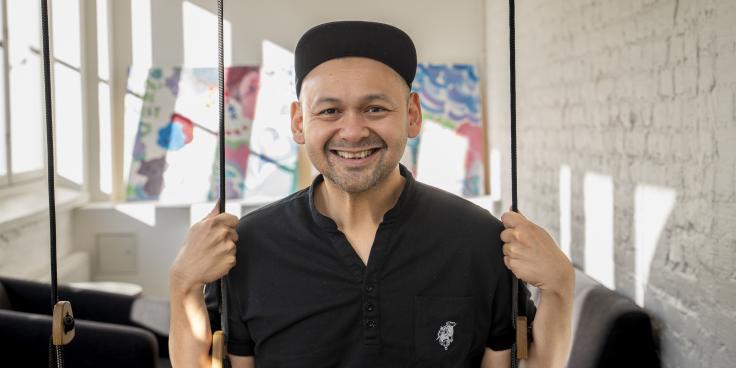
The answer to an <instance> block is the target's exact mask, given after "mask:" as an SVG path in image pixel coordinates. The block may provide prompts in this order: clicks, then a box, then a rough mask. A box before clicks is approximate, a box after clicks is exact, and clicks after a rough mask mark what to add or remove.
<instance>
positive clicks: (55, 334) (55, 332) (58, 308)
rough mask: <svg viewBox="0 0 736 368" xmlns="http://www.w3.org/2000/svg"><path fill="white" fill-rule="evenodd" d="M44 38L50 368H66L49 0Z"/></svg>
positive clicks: (70, 327) (70, 335)
mask: <svg viewBox="0 0 736 368" xmlns="http://www.w3.org/2000/svg"><path fill="white" fill-rule="evenodd" d="M41 35H42V42H43V45H42V48H43V86H44V103H45V105H44V107H45V112H46V167H47V169H48V171H47V179H48V194H49V252H50V260H51V305H52V308H53V309H52V322H51V344H52V345H53V349H51V348H50V349H49V367H53V366H54V362H56V364H55V365H56V367H57V368H63V367H64V349H63V346H64V345H66V344H68V343H69V342H71V341H72V339H74V314H73V313H72V305H71V303H69V302H68V301H59V292H58V279H57V271H56V270H57V263H56V199H55V193H54V177H55V174H56V170H55V169H54V122H53V101H52V99H51V61H50V56H49V55H50V54H49V49H50V47H49V7H48V0H41Z"/></svg>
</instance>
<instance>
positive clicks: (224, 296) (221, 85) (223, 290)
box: [217, 0, 230, 367]
mask: <svg viewBox="0 0 736 368" xmlns="http://www.w3.org/2000/svg"><path fill="white" fill-rule="evenodd" d="M222 3H223V0H217V76H218V78H217V79H218V95H219V96H218V97H219V101H220V105H219V111H218V114H219V119H220V134H219V138H220V147H219V148H220V173H219V179H220V208H219V210H220V213H223V212H225V198H226V197H227V193H226V191H225V189H226V187H225V56H224V49H225V47H224V41H223V4H222ZM227 282H228V281H227V275H225V276H223V277H222V278H221V279H220V280H219V281H218V284H219V285H218V286H219V288H218V290H219V293H218V295H217V301H218V303H219V307H220V308H219V309H220V328H222V333H223V335H224V341H225V346H227V339H228V335H229V331H230V329H229V325H228V308H227V306H228V293H227ZM222 360H223V367H228V366H229V364H228V362H229V360H228V359H227V356H223V357H222Z"/></svg>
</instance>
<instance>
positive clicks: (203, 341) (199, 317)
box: [169, 284, 212, 368]
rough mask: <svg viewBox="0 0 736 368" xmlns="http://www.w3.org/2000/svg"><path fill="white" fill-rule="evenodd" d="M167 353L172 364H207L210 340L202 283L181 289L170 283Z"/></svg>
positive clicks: (178, 367) (192, 365) (200, 365)
mask: <svg viewBox="0 0 736 368" xmlns="http://www.w3.org/2000/svg"><path fill="white" fill-rule="evenodd" d="M170 290H171V292H170V296H171V322H170V332H169V355H170V358H171V364H172V366H173V367H176V368H186V367H209V366H210V357H209V348H210V345H211V343H212V333H211V331H210V323H209V317H208V315H207V307H206V306H205V303H204V296H203V293H202V287H201V286H199V287H194V288H190V289H181V288H180V287H177V286H176V285H173V284H172V285H171V289H170Z"/></svg>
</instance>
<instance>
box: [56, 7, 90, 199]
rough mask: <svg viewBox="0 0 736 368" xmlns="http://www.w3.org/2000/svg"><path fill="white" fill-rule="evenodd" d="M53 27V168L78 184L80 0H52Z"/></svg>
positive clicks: (80, 178)
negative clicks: (54, 137)
mask: <svg viewBox="0 0 736 368" xmlns="http://www.w3.org/2000/svg"><path fill="white" fill-rule="evenodd" d="M50 3H51V8H52V9H51V11H52V13H51V15H52V22H51V24H52V27H53V29H52V31H53V38H52V39H53V52H52V56H53V68H54V71H53V76H54V110H55V111H54V112H55V114H54V127H55V132H54V134H55V136H56V145H57V147H58V149H56V166H57V167H56V170H57V173H58V174H59V176H61V177H62V178H65V179H68V180H70V181H71V182H72V183H74V184H79V185H81V184H82V182H83V180H84V139H83V137H84V134H83V133H84V132H83V120H82V119H83V117H82V76H81V73H80V68H81V50H80V49H81V45H80V40H81V37H80V36H81V35H80V19H79V18H80V9H79V0H54V1H51V2H50Z"/></svg>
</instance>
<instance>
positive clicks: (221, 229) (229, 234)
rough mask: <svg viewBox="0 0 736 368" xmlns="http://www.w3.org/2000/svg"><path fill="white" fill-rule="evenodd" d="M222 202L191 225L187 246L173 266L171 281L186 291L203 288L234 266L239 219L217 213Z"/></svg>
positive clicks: (174, 285)
mask: <svg viewBox="0 0 736 368" xmlns="http://www.w3.org/2000/svg"><path fill="white" fill-rule="evenodd" d="M218 208H219V202H218V203H216V204H215V208H213V209H212V211H210V213H209V214H208V215H207V216H206V217H205V218H204V219H202V221H200V222H198V223H196V224H194V225H192V227H191V228H189V232H188V233H187V236H186V239H185V240H184V246H183V247H182V248H181V250H180V251H179V255H178V256H177V257H176V260H175V261H174V264H173V265H172V266H171V284H172V287H177V288H178V289H179V290H182V291H186V290H190V289H193V288H198V287H202V285H204V284H205V283H208V282H212V281H215V280H217V279H218V278H220V277H222V276H223V275H225V274H226V273H227V272H228V271H230V269H231V268H233V266H235V242H237V241H238V233H237V232H236V231H235V227H236V226H237V225H238V218H237V217H235V216H233V215H231V214H228V213H218V212H219V211H218Z"/></svg>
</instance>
